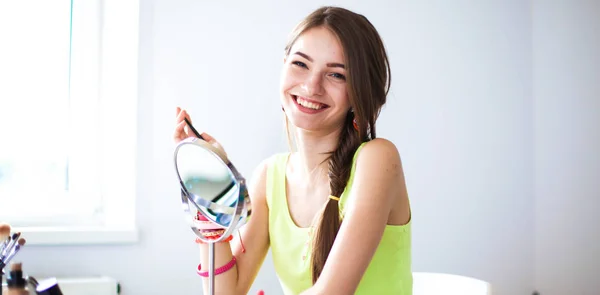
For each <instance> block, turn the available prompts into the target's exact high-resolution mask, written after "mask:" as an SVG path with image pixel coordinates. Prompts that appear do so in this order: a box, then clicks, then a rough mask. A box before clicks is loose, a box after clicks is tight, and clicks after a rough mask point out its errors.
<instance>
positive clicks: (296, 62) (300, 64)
mask: <svg viewBox="0 0 600 295" xmlns="http://www.w3.org/2000/svg"><path fill="white" fill-rule="evenodd" d="M292 64H293V65H296V66H299V67H302V68H308V67H307V66H306V64H305V63H303V62H301V61H294V62H292Z"/></svg>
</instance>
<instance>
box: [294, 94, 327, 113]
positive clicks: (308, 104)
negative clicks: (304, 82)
mask: <svg viewBox="0 0 600 295" xmlns="http://www.w3.org/2000/svg"><path fill="white" fill-rule="evenodd" d="M296 101H298V104H299V105H301V106H303V107H305V108H309V109H313V110H320V109H321V108H322V106H321V105H320V104H316V103H313V102H310V101H306V100H304V99H302V98H300V97H298V98H297V99H296Z"/></svg>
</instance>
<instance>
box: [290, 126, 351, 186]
mask: <svg viewBox="0 0 600 295" xmlns="http://www.w3.org/2000/svg"><path fill="white" fill-rule="evenodd" d="M339 134H340V130H335V131H332V132H327V133H320V134H319V133H315V132H309V131H305V130H302V129H296V141H297V142H296V147H297V148H298V152H297V155H298V156H297V159H296V160H297V162H296V165H298V166H297V167H298V169H300V170H301V171H302V173H303V174H304V175H307V176H310V175H312V174H313V173H316V174H317V175H323V174H324V175H327V171H328V163H327V161H325V160H326V159H327V158H328V157H329V156H330V155H331V152H332V151H334V150H335V148H336V147H337V145H338V138H339ZM317 171H318V172H317Z"/></svg>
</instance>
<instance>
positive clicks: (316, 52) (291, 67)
mask: <svg viewBox="0 0 600 295" xmlns="http://www.w3.org/2000/svg"><path fill="white" fill-rule="evenodd" d="M280 93H281V104H282V106H283V107H284V109H285V112H286V114H287V116H288V118H289V119H290V121H291V122H292V124H294V125H295V126H296V127H298V128H301V129H305V130H310V131H319V130H325V131H327V130H331V131H332V130H336V129H338V128H340V126H341V125H342V122H344V119H345V117H346V114H347V112H348V111H349V110H350V102H349V100H348V92H347V90H346V69H345V65H344V52H343V49H342V46H341V44H340V42H339V41H338V39H337V37H336V36H335V35H334V34H333V33H331V31H329V30H328V29H327V28H324V27H316V28H312V29H310V30H307V31H306V32H304V33H303V34H302V35H300V37H299V38H298V39H297V40H296V42H295V43H294V44H293V46H292V48H291V50H290V53H289V55H288V56H286V57H285V60H284V65H283V70H282V74H281V81H280Z"/></svg>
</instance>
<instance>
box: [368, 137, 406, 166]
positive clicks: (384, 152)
mask: <svg viewBox="0 0 600 295" xmlns="http://www.w3.org/2000/svg"><path fill="white" fill-rule="evenodd" d="M359 167H360V168H359ZM358 169H361V170H364V169H368V170H371V171H369V172H370V173H390V172H392V173H401V172H402V163H401V159H400V152H399V151H398V148H397V147H396V145H395V144H394V143H393V142H391V141H390V140H388V139H385V138H375V139H373V140H371V141H369V142H367V143H366V144H365V145H364V146H363V148H362V150H361V151H360V153H359V155H358V158H357V170H358Z"/></svg>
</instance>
